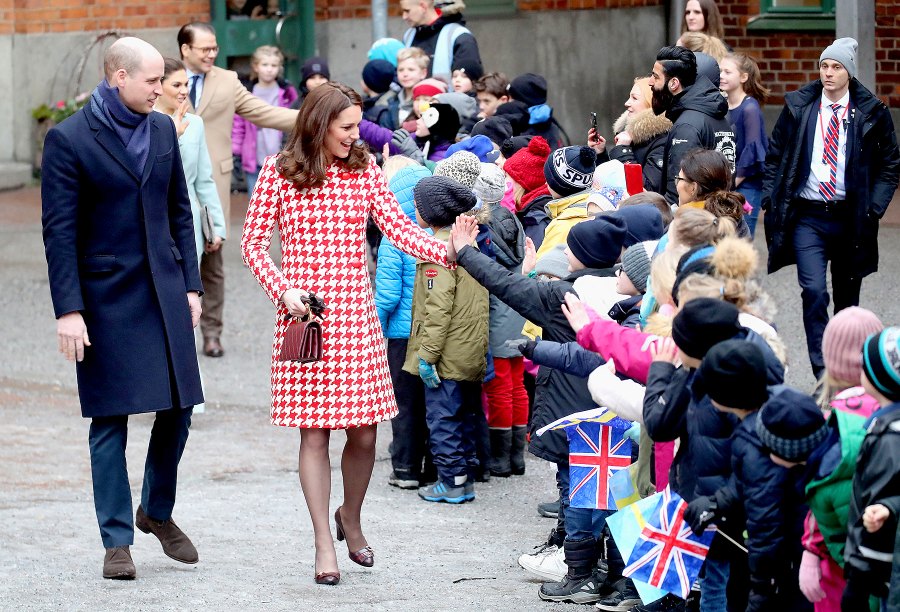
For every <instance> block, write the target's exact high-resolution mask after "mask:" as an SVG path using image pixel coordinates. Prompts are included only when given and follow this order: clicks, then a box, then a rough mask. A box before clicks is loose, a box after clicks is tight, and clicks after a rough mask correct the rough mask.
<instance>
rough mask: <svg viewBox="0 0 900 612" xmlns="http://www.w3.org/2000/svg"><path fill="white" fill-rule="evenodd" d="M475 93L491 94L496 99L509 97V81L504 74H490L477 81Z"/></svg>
mask: <svg viewBox="0 0 900 612" xmlns="http://www.w3.org/2000/svg"><path fill="white" fill-rule="evenodd" d="M474 86H475V93H487V94H491V95H492V96H494V97H495V98H502V97H503V96H506V95H509V94H508V92H507V91H506V88H507V87H509V79H507V78H506V75H505V74H503V73H502V72H489V73H487V74H486V75H484V76H483V77H481V78H480V79H478V80H477V81H475V84H474Z"/></svg>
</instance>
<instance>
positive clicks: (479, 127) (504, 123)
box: [469, 117, 513, 147]
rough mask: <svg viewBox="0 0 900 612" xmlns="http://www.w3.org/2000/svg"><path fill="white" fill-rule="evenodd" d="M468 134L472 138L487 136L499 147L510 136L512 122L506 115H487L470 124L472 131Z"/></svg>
mask: <svg viewBox="0 0 900 612" xmlns="http://www.w3.org/2000/svg"><path fill="white" fill-rule="evenodd" d="M469 134H470V135H471V136H472V138H474V137H475V136H479V135H481V136H487V137H488V138H489V139H490V140H491V142H493V143H494V144H496V145H497V146H498V147H499V146H500V145H502V144H503V141H504V140H506V139H507V138H512V135H513V129H512V124H511V123H510V122H509V119H507V118H506V117H488V118H487V119H482V120H481V121H479V122H478V123H476V124H475V125H474V126H472V131H471V132H469Z"/></svg>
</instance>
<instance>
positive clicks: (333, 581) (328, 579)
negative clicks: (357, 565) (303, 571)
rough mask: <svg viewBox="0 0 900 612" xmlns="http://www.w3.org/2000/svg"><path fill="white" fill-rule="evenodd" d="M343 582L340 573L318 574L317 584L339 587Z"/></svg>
mask: <svg viewBox="0 0 900 612" xmlns="http://www.w3.org/2000/svg"><path fill="white" fill-rule="evenodd" d="M340 581H341V573H340V572H322V573H320V574H316V584H327V585H328V586H337V583H338V582H340Z"/></svg>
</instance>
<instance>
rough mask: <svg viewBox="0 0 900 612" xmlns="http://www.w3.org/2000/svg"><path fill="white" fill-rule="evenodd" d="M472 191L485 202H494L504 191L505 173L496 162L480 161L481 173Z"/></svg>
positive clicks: (500, 197) (501, 196) (497, 200)
mask: <svg viewBox="0 0 900 612" xmlns="http://www.w3.org/2000/svg"><path fill="white" fill-rule="evenodd" d="M472 191H474V192H475V195H476V196H478V199H479V200H481V201H482V202H484V203H485V204H496V203H497V202H499V201H500V200H502V199H503V196H504V194H505V193H506V173H505V172H503V170H502V169H501V168H500V166H498V165H497V164H489V163H484V162H482V163H481V174H479V175H478V180H476V181H475V186H474V187H472Z"/></svg>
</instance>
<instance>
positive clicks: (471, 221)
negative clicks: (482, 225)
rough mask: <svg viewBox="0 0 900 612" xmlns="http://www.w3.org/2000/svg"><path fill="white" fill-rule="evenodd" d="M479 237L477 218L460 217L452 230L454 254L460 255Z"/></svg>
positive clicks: (451, 244) (451, 245) (451, 237)
mask: <svg viewBox="0 0 900 612" xmlns="http://www.w3.org/2000/svg"><path fill="white" fill-rule="evenodd" d="M477 235H478V222H477V221H476V220H475V217H468V216H466V215H460V216H458V217H457V218H456V223H454V224H453V229H451V230H450V248H452V249H453V253H454V254H456V253H459V252H460V251H461V250H463V249H464V248H465V247H467V246H469V245H470V244H472V241H473V240H475V237H476V236H477Z"/></svg>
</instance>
